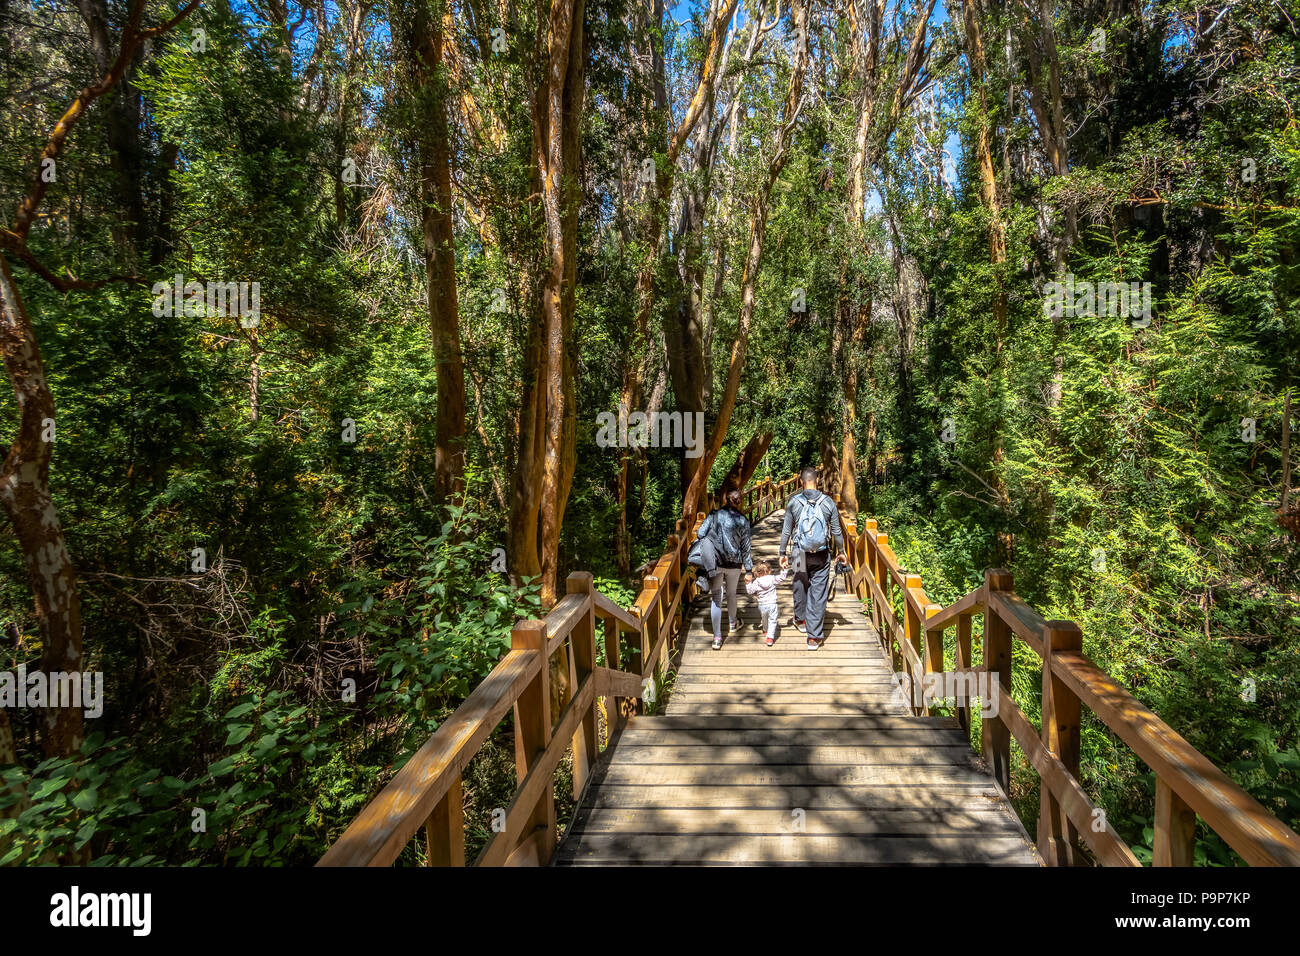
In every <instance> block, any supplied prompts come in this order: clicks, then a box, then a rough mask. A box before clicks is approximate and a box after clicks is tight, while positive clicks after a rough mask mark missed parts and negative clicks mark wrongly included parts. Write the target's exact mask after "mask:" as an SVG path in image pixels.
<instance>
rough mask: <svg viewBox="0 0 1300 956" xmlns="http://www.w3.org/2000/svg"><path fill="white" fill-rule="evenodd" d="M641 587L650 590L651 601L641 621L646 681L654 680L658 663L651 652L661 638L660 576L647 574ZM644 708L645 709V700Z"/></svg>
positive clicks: (642, 660) (643, 676) (642, 673)
mask: <svg viewBox="0 0 1300 956" xmlns="http://www.w3.org/2000/svg"><path fill="white" fill-rule="evenodd" d="M641 587H642V588H643V589H644V590H647V591H649V592H650V603H649V604H648V605H647V606H646V613H645V617H644V618H643V619H642V621H641V680H642V681H644V680H645V679H646V678H650V679H651V680H654V675H655V669H656V667H655V665H656V664H657V661H653V660H651V659H650V654H651V652H652V651H653V650H654V646H655V641H657V640H658V639H659V628H660V626H661V623H662V621H661V616H662V615H661V612H660V608H659V578H658V576H657V575H654V574H647V575H646V576H645V577H644V578H642V579H641ZM642 709H644V700H643V701H642Z"/></svg>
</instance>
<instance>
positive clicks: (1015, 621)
mask: <svg viewBox="0 0 1300 956" xmlns="http://www.w3.org/2000/svg"><path fill="white" fill-rule="evenodd" d="M988 599H989V600H990V601H991V602H993V603H994V604H995V605H996V608H997V612H998V617H999V619H1001V620H1002V621H1003V622H1004V623H1005V624H1006V625H1007V626H1008V627H1010V628H1011V630H1012V631H1014V632H1015V634H1016V636H1017V637H1019V638H1020V639H1021V640H1023V641H1024V642H1025V643H1026V644H1028V645H1029V646H1030V647H1032V648H1033V649H1034V651H1035V652H1036V653H1037V654H1038V656H1039V657H1042V656H1043V653H1044V649H1043V635H1044V634H1045V633H1046V631H1047V622H1046V621H1045V620H1043V616H1042V615H1041V614H1039V613H1038V612H1037V611H1035V610H1034V609H1033V608H1032V607H1030V606H1029V605H1028V604H1026V603H1025V602H1024V601H1022V600H1020V597H1019V595H1017V594H1015V593H1014V592H1012V591H1011V585H1010V584H1008V585H1007V588H1006V589H1005V590H1003V591H990V592H989V595H988Z"/></svg>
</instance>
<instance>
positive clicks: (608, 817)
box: [574, 803, 1020, 837]
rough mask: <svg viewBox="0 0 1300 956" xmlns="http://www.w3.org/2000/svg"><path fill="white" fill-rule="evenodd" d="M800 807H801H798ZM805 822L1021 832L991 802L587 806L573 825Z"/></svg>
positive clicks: (712, 829) (734, 826) (867, 830)
mask: <svg viewBox="0 0 1300 956" xmlns="http://www.w3.org/2000/svg"><path fill="white" fill-rule="evenodd" d="M796 811H801V812H796ZM796 826H802V827H803V830H802V831H796V832H803V833H808V834H825V835H839V836H856V837H888V836H925V835H927V834H934V835H939V834H945V835H956V834H961V833H985V834H997V835H1007V834H1015V835H1017V836H1018V835H1019V832H1020V828H1019V827H1018V826H1017V825H1016V822H1015V821H1014V820H1013V819H1012V817H1011V815H1010V814H1009V813H1007V812H1006V811H1005V810H1004V809H1002V808H1001V807H997V806H993V805H990V804H988V803H984V804H983V805H976V806H973V807H964V806H963V807H960V808H955V809H952V808H944V809H940V808H934V807H926V808H917V807H906V808H900V809H894V810H884V811H882V810H864V809H861V808H843V809H834V810H823V809H816V808H813V809H809V808H807V807H791V808H784V807H782V808H774V809H766V810H764V809H760V810H754V809H736V808H732V809H726V808H722V809H720V808H716V807H673V808H640V807H632V808H622V809H617V808H612V807H601V808H594V809H584V810H580V811H579V812H578V815H577V817H576V818H575V820H574V828H575V829H576V830H579V831H581V832H583V833H587V834H606V833H640V834H647V833H659V834H665V835H675V834H679V833H696V834H709V833H734V834H746V835H771V836H776V835H780V834H782V833H790V832H791V830H792V828H793V827H796Z"/></svg>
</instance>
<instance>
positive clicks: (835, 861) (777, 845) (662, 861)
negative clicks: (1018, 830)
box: [565, 833, 1037, 866]
mask: <svg viewBox="0 0 1300 956" xmlns="http://www.w3.org/2000/svg"><path fill="white" fill-rule="evenodd" d="M567 844H568V841H566V847H565V858H566V861H567V862H568V863H570V864H581V863H583V862H591V863H598V862H599V863H611V862H617V863H619V864H623V865H630V864H637V863H640V864H652V865H682V864H687V865H704V866H719V865H726V864H753V863H758V862H762V863H765V864H768V865H771V864H773V863H777V862H779V863H786V864H796V865H807V864H816V865H821V866H936V865H941V864H947V865H952V864H990V863H997V864H1001V865H1019V866H1035V865H1037V861H1036V860H1035V858H1034V856H1033V854H1032V852H1031V851H1030V850H1029V848H1028V847H1027V845H1026V843H1025V841H1024V839H1023V838H1022V837H1020V836H1018V835H1016V836H989V835H987V834H955V835H950V834H927V835H925V836H907V837H904V836H896V837H892V838H890V839H882V840H862V839H860V838H858V837H856V836H830V835H817V834H809V833H789V834H786V835H783V836H764V835H760V836H744V837H740V838H736V837H732V836H728V835H721V836H700V835H695V834H688V835H683V836H663V837H659V836H650V837H640V836H637V835H635V834H632V835H622V834H589V833H580V834H575V837H574V839H573V842H572V844H571V845H567Z"/></svg>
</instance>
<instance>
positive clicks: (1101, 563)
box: [0, 0, 1300, 866]
mask: <svg viewBox="0 0 1300 956" xmlns="http://www.w3.org/2000/svg"><path fill="white" fill-rule="evenodd" d="M1297 104H1300V0H1235V2H1227V0H1077V2H1071V3H1068V4H1058V3H1052V2H1048V0H679V2H676V3H666V2H665V0H546V2H539V0H516V2H509V0H234V2H232V0H188V2H183V0H182V2H177V0H75V2H70V0H0V123H2V124H3V161H2V162H0V351H2V352H3V357H4V363H5V367H6V371H7V374H8V379H9V383H10V386H11V387H10V388H9V389H4V390H3V394H0V436H3V441H4V442H5V443H7V445H6V447H7V452H6V454H5V457H4V460H3V465H2V466H0V502H3V505H4V509H5V520H4V521H3V531H2V532H0V625H2V627H3V632H4V633H3V640H2V641H0V672H4V673H6V674H11V675H17V674H23V673H26V672H28V671H32V672H34V671H37V670H40V671H42V672H44V673H46V674H54V673H65V674H66V673H81V674H83V675H91V674H93V675H95V677H96V680H95V681H90V680H89V678H85V680H86V684H85V686H84V687H83V688H82V689H83V690H87V688H90V689H95V688H96V687H97V689H95V706H94V707H90V706H87V707H86V708H84V709H83V708H81V707H73V706H55V704H56V701H55V700H54V698H55V697H56V696H57V694H56V693H55V690H56V688H55V687H54V686H53V684H51V686H49V687H48V688H46V690H47V691H48V693H47V694H46V699H45V700H44V701H43V702H42V701H41V700H38V699H37V698H36V697H34V696H31V695H30V694H25V693H24V692H26V691H29V690H30V688H29V687H27V686H26V685H25V684H23V682H22V681H21V680H19V681H14V680H10V681H8V682H0V865H26V864H38V863H50V862H60V863H81V864H92V865H99V866H112V865H126V864H130V865H151V864H152V865H170V866H183V865H184V866H223V865H224V866H234V865H249V864H253V865H271V864H275V865H310V864H311V863H313V862H314V861H315V860H316V859H318V858H319V857H320V856H321V854H322V853H324V852H325V850H326V849H327V848H328V847H329V846H330V844H331V843H332V842H333V841H334V840H335V839H336V838H337V837H338V836H339V834H340V833H342V831H343V830H344V829H345V828H346V827H347V825H348V824H349V822H350V821H351V820H352V819H353V817H355V816H356V814H357V813H358V812H359V811H360V809H361V808H362V807H363V806H364V805H365V804H366V803H367V801H368V800H369V799H370V798H371V797H372V796H373V795H374V794H375V793H376V792H377V791H378V790H379V788H381V787H382V786H383V785H384V784H385V783H386V782H387V781H388V780H390V779H391V778H392V775H393V773H394V772H395V771H396V770H397V768H399V767H401V766H402V764H403V763H404V761H406V760H407V759H408V758H409V757H410V756H411V754H412V753H413V752H414V751H415V750H416V748H418V747H419V746H420V745H421V744H422V743H423V742H424V741H425V740H426V739H428V738H429V736H430V734H431V733H432V732H433V731H434V730H436V728H437V727H438V726H440V725H441V723H442V722H443V721H445V720H446V719H447V717H448V716H449V715H450V714H451V713H452V712H454V711H455V709H456V708H457V706H458V705H459V704H460V703H461V702H462V701H464V700H465V698H466V697H467V695H468V694H469V693H470V692H471V691H472V690H473V689H474V688H475V687H476V686H477V685H478V684H479V682H480V681H481V680H482V679H483V678H484V677H485V675H487V674H488V672H489V671H490V670H491V669H492V668H493V666H494V665H495V664H496V662H497V661H498V660H499V659H501V657H502V655H503V654H504V653H505V651H506V650H507V649H508V648H509V646H510V631H511V628H512V626H513V625H514V623H515V622H516V621H517V620H518V619H519V618H523V617H538V616H540V614H541V613H542V612H543V611H544V610H545V609H547V608H550V607H551V606H552V605H554V604H555V602H556V600H557V598H558V597H560V596H562V595H563V593H564V582H565V578H566V575H568V574H569V573H570V572H572V571H576V570H583V571H590V572H591V573H592V574H594V575H595V584H596V587H597V588H598V589H599V590H600V591H601V592H603V593H604V594H606V595H607V596H609V597H611V598H612V599H614V600H615V601H617V602H618V603H619V604H621V605H627V604H629V603H630V602H631V601H632V600H633V599H634V597H635V595H636V593H637V589H638V587H639V586H640V580H641V576H642V574H644V573H645V570H646V567H647V562H653V560H655V559H657V558H658V556H659V555H660V554H661V553H662V551H663V543H664V540H665V537H666V536H667V535H668V534H670V533H672V532H673V530H674V527H675V525H676V523H677V522H678V519H680V518H683V517H692V516H694V515H695V514H696V513H697V511H699V510H707V503H708V501H709V500H710V497H711V496H713V495H715V494H716V493H717V492H718V491H719V490H720V489H721V488H722V487H723V486H724V485H725V484H728V483H730V484H733V485H737V484H738V485H746V484H750V483H752V482H756V481H760V480H762V479H764V478H768V477H770V478H773V479H783V478H785V477H787V476H789V475H790V474H792V473H793V472H795V471H797V470H798V469H799V468H802V467H803V466H805V465H817V466H820V467H821V468H822V469H823V470H824V473H825V474H826V475H827V477H828V480H827V481H826V482H825V486H826V490H827V491H829V492H831V493H833V494H836V495H838V496H839V497H840V501H841V508H842V509H843V511H844V512H845V513H846V514H849V515H857V516H859V517H860V518H861V519H866V518H868V517H870V518H875V519H876V520H878V521H879V523H880V527H881V528H882V529H886V528H887V529H888V531H889V533H890V540H891V543H892V545H893V547H894V548H895V550H896V551H897V553H898V556H899V558H900V560H902V561H903V562H904V564H905V565H906V566H907V568H908V569H909V570H912V571H916V572H917V573H919V574H922V575H924V579H925V582H926V588H927V590H928V592H929V594H930V596H931V598H932V599H933V600H935V601H939V602H943V603H947V602H951V601H953V600H955V599H956V598H958V597H960V596H962V595H963V594H965V593H966V592H967V591H969V590H970V589H971V588H972V587H975V586H977V585H978V584H979V583H980V582H981V581H983V579H984V572H985V569H987V568H995V567H1001V568H1007V569H1009V570H1010V571H1012V572H1013V573H1014V575H1015V583H1016V590H1017V591H1018V592H1019V593H1020V594H1021V595H1022V596H1023V597H1024V599H1025V600H1026V601H1029V602H1031V603H1032V604H1033V606H1034V607H1036V608H1038V609H1039V610H1040V611H1041V612H1042V614H1043V615H1044V616H1045V617H1047V618H1059V619H1069V620H1073V621H1076V622H1078V624H1079V625H1080V626H1081V628H1082V632H1083V641H1084V650H1085V651H1086V653H1087V654H1088V655H1089V656H1090V657H1091V658H1092V660H1094V661H1096V662H1097V664H1098V666H1099V667H1101V668H1102V669H1104V670H1105V671H1106V672H1108V673H1109V674H1111V675H1113V676H1114V677H1115V678H1116V679H1118V680H1120V681H1122V682H1123V683H1124V684H1125V685H1126V686H1127V687H1129V688H1131V689H1132V692H1133V693H1134V694H1135V695H1136V696H1137V697H1138V699H1140V700H1141V701H1142V702H1143V703H1144V704H1146V705H1147V706H1148V707H1150V708H1151V709H1152V710H1153V711H1155V712H1156V713H1157V714H1158V715H1159V716H1160V717H1161V718H1163V719H1164V720H1165V721H1166V722H1168V723H1169V725H1170V726H1172V727H1174V728H1175V729H1176V730H1177V731H1178V733H1180V734H1182V735H1183V736H1185V737H1186V738H1187V740H1188V741H1189V742H1190V743H1191V744H1192V745H1193V746H1194V747H1195V748H1196V749H1197V750H1199V751H1200V752H1201V753H1202V754H1204V755H1205V756H1207V757H1208V758H1209V759H1210V760H1212V761H1213V762H1214V763H1215V764H1217V765H1218V766H1219V767H1221V768H1223V769H1224V770H1225V771H1226V772H1227V773H1228V774H1229V776H1230V777H1231V778H1232V779H1233V780H1235V781H1236V782H1237V783H1238V784H1240V785H1241V786H1242V787H1244V788H1245V789H1246V790H1248V791H1249V792H1250V794H1252V795H1253V796H1254V797H1255V798H1256V799H1257V800H1259V801H1260V802H1261V803H1262V804H1263V805H1264V806H1265V807H1267V808H1268V810H1269V811H1271V812H1272V813H1274V814H1276V815H1277V816H1278V817H1279V818H1280V819H1281V820H1283V821H1284V822H1285V823H1287V824H1288V825H1290V826H1292V827H1296V826H1298V825H1300V498H1298V497H1297V494H1296V489H1295V488H1294V487H1293V485H1294V484H1295V477H1294V467H1293V466H1294V463H1295V459H1296V451H1295V449H1294V448H1293V442H1292V422H1293V407H1294V405H1295V396H1294V395H1293V391H1294V385H1295V383H1294V382H1293V379H1294V378H1295V377H1296V374H1297V372H1298V371H1300V363H1298V359H1300V303H1298V301H1297V293H1298V292H1300V122H1298V121H1297V117H1296V115H1295V112H1294V110H1295V109H1296V106H1297ZM629 414H632V415H639V416H640V418H639V420H638V421H637V422H633V421H632V420H631V418H630V417H629ZM647 421H649V422H651V423H654V422H656V421H658V422H660V423H661V424H662V426H663V427H661V428H660V429H659V430H658V431H656V430H655V429H654V427H653V424H652V427H651V428H650V434H647V430H646V429H645V428H644V427H641V428H639V429H638V427H635V426H636V425H637V424H638V423H641V424H643V423H645V422H647ZM669 425H671V426H672V427H668V426H669ZM661 439H662V440H661ZM859 527H861V522H859ZM1022 652H1023V653H1025V654H1026V655H1027V657H1026V660H1025V665H1026V666H1024V667H1022V668H1019V669H1018V670H1017V671H1016V684H1015V688H1014V689H1015V694H1016V699H1017V700H1018V701H1020V706H1021V707H1022V708H1023V709H1024V710H1025V712H1026V714H1027V715H1028V716H1029V717H1031V718H1034V719H1037V716H1038V713H1037V711H1036V709H1035V708H1036V706H1037V704H1036V701H1037V699H1038V696H1039V694H1040V693H1041V690H1040V688H1039V686H1038V684H1037V676H1036V671H1035V670H1034V667H1035V666H1037V665H1036V664H1034V663H1033V662H1032V661H1031V660H1030V658H1031V657H1032V655H1029V654H1028V652H1027V651H1025V650H1024V648H1022V647H1017V649H1016V655H1017V658H1019V656H1020V655H1021V653H1022ZM96 682H97V683H96ZM20 685H22V686H20ZM67 689H68V688H66V687H64V688H62V690H67ZM83 697H87V695H86V694H83ZM19 698H22V700H21V701H20V700H19ZM87 699H89V698H88V697H87ZM23 703H25V704H26V706H22V704H23ZM1016 754H1017V762H1015V764H1014V765H1013V768H1012V779H1011V783H1012V794H1011V796H1012V799H1013V802H1014V804H1015V806H1016V809H1017V811H1018V812H1019V813H1020V815H1021V817H1022V818H1023V819H1024V820H1026V821H1030V820H1032V818H1033V817H1035V816H1036V815H1037V812H1038V799H1039V798H1038V789H1037V782H1036V779H1035V776H1034V771H1033V769H1032V768H1031V767H1030V766H1029V765H1028V763H1027V762H1026V761H1025V760H1024V759H1023V755H1020V754H1019V751H1018V750H1017V751H1016ZM514 769H515V768H514V757H513V753H512V751H511V745H510V743H509V735H508V733H507V734H505V736H504V737H503V738H502V739H501V740H497V741H495V742H493V741H489V743H488V744H487V745H486V746H485V747H484V749H483V750H482V752H480V753H479V755H478V756H477V757H475V759H474V761H473V763H472V764H471V765H470V766H469V767H468V768H466V770H465V772H464V786H465V806H466V809H465V816H466V823H467V826H468V827H469V829H470V834H469V837H468V842H469V844H470V849H471V850H473V849H474V848H475V846H478V845H481V844H482V842H483V841H484V840H485V839H486V838H487V834H488V832H489V825H490V824H489V815H490V812H491V809H492V808H493V807H498V806H502V805H503V803H502V801H503V800H504V799H508V798H509V794H510V793H511V792H512V790H513V787H514ZM564 772H566V771H564V770H563V768H562V770H561V773H564ZM1080 777H1081V780H1082V783H1083V785H1084V787H1085V789H1086V790H1087V792H1088V793H1089V795H1090V796H1091V797H1092V799H1094V800H1095V801H1096V803H1097V804H1098V806H1104V807H1105V808H1106V810H1107V814H1108V816H1109V819H1110V820H1111V822H1112V825H1113V826H1114V827H1115V828H1116V829H1117V830H1118V832H1119V833H1120V834H1121V835H1122V837H1123V839H1124V840H1125V841H1126V842H1127V843H1128V844H1129V845H1130V846H1131V847H1132V848H1133V852H1134V853H1135V854H1136V855H1137V856H1138V857H1139V858H1140V859H1143V860H1144V861H1146V862H1150V859H1151V846H1152V837H1151V834H1152V825H1153V820H1152V810H1151V806H1152V794H1153V792H1154V789H1155V780H1154V776H1153V775H1152V773H1151V772H1150V771H1148V770H1147V768H1146V766H1145V765H1144V764H1142V762H1141V761H1140V760H1139V759H1138V758H1137V757H1136V756H1135V755H1134V754H1133V753H1132V752H1131V751H1129V750H1128V749H1126V748H1124V747H1122V746H1120V745H1119V743H1118V742H1117V741H1116V739H1115V738H1114V736H1113V735H1112V734H1111V733H1110V732H1109V731H1108V730H1107V728H1106V727H1104V726H1102V725H1101V724H1100V723H1098V722H1097V721H1095V720H1085V722H1084V725H1083V728H1082V759H1081V770H1080ZM503 795H504V796H503ZM1200 836H1201V839H1200V840H1199V841H1198V845H1197V863H1198V864H1203V865H1213V866H1235V865H1240V864H1241V862H1242V861H1241V859H1240V858H1239V857H1238V856H1237V855H1236V854H1235V853H1234V852H1233V851H1232V850H1231V849H1230V848H1229V847H1227V845H1226V844H1224V843H1223V842H1222V841H1221V840H1218V839H1217V838H1216V837H1215V835H1214V834H1213V833H1204V832H1203V833H1202V834H1201V835H1200ZM476 841H477V842H476ZM419 853H420V850H419V848H418V847H415V846H412V847H409V848H408V849H407V850H406V851H405V853H404V856H403V862H406V863H418V862H420V860H419Z"/></svg>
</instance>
